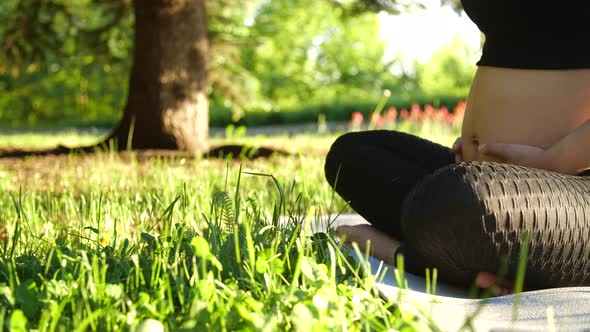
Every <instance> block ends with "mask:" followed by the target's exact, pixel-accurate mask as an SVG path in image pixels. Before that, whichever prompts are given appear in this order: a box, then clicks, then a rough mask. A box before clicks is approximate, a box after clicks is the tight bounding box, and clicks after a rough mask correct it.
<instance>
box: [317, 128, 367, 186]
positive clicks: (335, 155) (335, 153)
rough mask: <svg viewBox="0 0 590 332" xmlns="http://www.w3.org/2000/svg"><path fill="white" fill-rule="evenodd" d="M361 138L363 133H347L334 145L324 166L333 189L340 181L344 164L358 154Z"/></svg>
mask: <svg viewBox="0 0 590 332" xmlns="http://www.w3.org/2000/svg"><path fill="white" fill-rule="evenodd" d="M360 137H362V132H360V133H359V132H352V133H346V134H344V135H342V136H340V137H338V138H337V139H336V140H335V141H334V143H332V146H331V147H330V150H329V151H328V154H327V155H326V162H325V164H324V173H325V175H326V179H327V180H328V182H329V183H330V185H331V186H332V187H334V185H335V183H336V182H337V180H338V176H339V174H340V173H341V170H342V167H343V164H344V163H345V162H346V161H347V160H350V159H351V158H354V155H355V151H356V152H357V153H358V150H359V146H360V145H361V141H360Z"/></svg>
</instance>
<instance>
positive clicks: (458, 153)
mask: <svg viewBox="0 0 590 332" xmlns="http://www.w3.org/2000/svg"><path fill="white" fill-rule="evenodd" d="M462 143H463V142H462V141H461V137H459V138H457V139H456V140H455V143H453V147H452V148H451V150H453V152H455V162H456V163H457V164H458V163H460V162H462V161H463V144H462Z"/></svg>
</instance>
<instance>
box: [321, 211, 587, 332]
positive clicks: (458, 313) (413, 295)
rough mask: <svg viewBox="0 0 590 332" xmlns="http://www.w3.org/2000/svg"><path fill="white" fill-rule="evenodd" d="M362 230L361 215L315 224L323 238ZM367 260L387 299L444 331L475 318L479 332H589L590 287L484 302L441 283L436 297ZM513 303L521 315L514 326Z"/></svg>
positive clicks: (415, 280)
mask: <svg viewBox="0 0 590 332" xmlns="http://www.w3.org/2000/svg"><path fill="white" fill-rule="evenodd" d="M359 224H368V222H367V221H366V220H364V219H363V218H362V217H361V216H359V215H357V214H342V215H339V216H336V215H332V216H321V217H319V218H315V220H314V221H312V222H311V229H312V232H325V231H326V230H327V229H328V227H330V226H331V227H334V228H335V227H338V226H340V225H348V226H353V225H359ZM354 256H355V257H356V258H357V259H359V257H358V256H357V255H354ZM365 258H366V259H367V261H368V263H369V265H368V266H369V267H370V269H371V271H370V273H372V274H373V275H375V276H376V277H377V280H378V282H377V284H376V287H377V289H378V290H379V292H380V294H381V296H382V297H383V298H385V299H387V300H390V301H394V302H396V303H399V304H400V305H401V306H403V307H404V308H405V309H407V310H413V311H415V312H416V313H418V314H420V315H422V314H423V315H425V316H427V317H429V318H432V320H433V321H434V322H435V323H436V324H437V326H438V327H439V328H441V329H442V330H443V331H458V330H459V329H460V328H461V327H463V326H464V323H465V322H466V321H467V319H468V318H469V317H473V319H472V320H471V326H472V327H473V328H474V329H475V331H584V332H590V287H568V288H553V289H546V290H539V291H530V292H523V293H520V294H518V295H507V296H500V297H494V298H489V299H484V300H480V299H471V298H469V292H468V291H467V290H466V289H461V288H457V287H453V286H452V285H446V284H444V283H442V282H440V281H437V284H436V294H434V295H433V294H428V293H427V292H426V279H425V278H423V277H422V276H417V275H412V274H409V273H407V272H406V273H404V278H405V280H406V281H407V284H408V288H407V289H403V288H400V287H399V285H398V283H397V280H396V278H395V274H394V273H395V270H396V268H395V267H394V266H391V265H388V264H385V263H384V262H383V261H381V260H379V259H376V258H374V257H365ZM384 270H385V272H383V271H384ZM367 272H369V271H367ZM381 278H382V279H381ZM398 301H399V302H398ZM515 302H517V303H518V311H517V315H516V319H515V320H514V321H513V320H512V317H513V313H514V307H515ZM548 308H551V309H550V310H552V313H549V312H548Z"/></svg>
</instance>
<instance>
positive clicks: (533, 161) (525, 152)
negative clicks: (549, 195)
mask: <svg viewBox="0 0 590 332" xmlns="http://www.w3.org/2000/svg"><path fill="white" fill-rule="evenodd" d="M478 150H479V152H481V153H483V154H486V155H489V156H494V157H499V158H501V159H502V160H504V162H506V163H509V164H515V165H522V166H528V167H534V168H540V169H546V170H549V171H554V172H557V173H562V174H569V175H576V174H578V173H580V172H581V171H582V170H584V169H586V168H590V120H588V121H586V122H585V123H583V124H582V125H581V126H579V127H578V128H576V130H574V131H573V132H571V133H570V134H569V135H567V136H565V137H564V138H562V139H561V140H559V141H558V142H557V143H555V144H553V145H552V146H550V147H549V148H548V149H545V150H544V149H541V148H538V147H535V146H530V145H523V144H510V143H486V144H481V145H480V146H479V147H478Z"/></svg>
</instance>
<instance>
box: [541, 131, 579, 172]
mask: <svg viewBox="0 0 590 332" xmlns="http://www.w3.org/2000/svg"><path fill="white" fill-rule="evenodd" d="M545 159H546V162H547V164H548V167H549V169H551V170H554V171H556V172H559V173H563V174H570V175H575V174H578V173H580V172H581V171H582V170H584V169H586V168H590V120H588V121H586V122H584V123H583V124H582V125H581V126H579V127H578V128H576V130H574V131H573V132H571V133H570V134H569V135H567V136H565V137H564V138H562V139H561V140H560V141H559V142H557V143H555V144H553V145H552V146H551V147H549V149H547V150H545Z"/></svg>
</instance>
